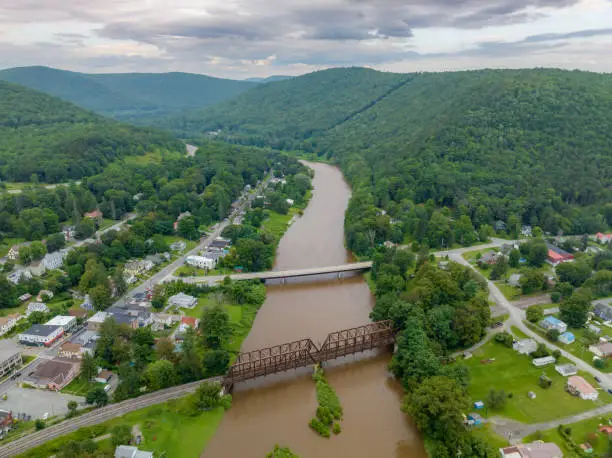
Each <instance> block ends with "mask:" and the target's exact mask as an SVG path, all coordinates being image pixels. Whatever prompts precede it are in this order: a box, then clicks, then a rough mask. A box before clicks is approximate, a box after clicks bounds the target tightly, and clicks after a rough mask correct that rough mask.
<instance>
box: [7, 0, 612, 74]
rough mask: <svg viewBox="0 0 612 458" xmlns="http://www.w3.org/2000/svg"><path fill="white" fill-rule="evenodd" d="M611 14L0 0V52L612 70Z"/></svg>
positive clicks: (95, 59)
mask: <svg viewBox="0 0 612 458" xmlns="http://www.w3.org/2000/svg"><path fill="white" fill-rule="evenodd" d="M610 17H612V1H609V0H487V1H486V2H485V1H482V0H308V1H307V0H224V1H219V0H175V1H173V2H172V3H169V2H167V1H166V0H106V1H105V2H100V1H99V0H3V1H2V2H1V3H0V31H1V32H0V57H2V59H1V60H0V62H2V65H3V66H5V67H9V66H17V65H49V66H55V67H60V68H67V69H72V70H78V71H96V72H117V71H160V72H163V71H189V72H198V73H209V74H213V75H217V76H227V77H246V76H265V75H269V74H281V73H285V74H298V73H304V72H307V71H312V70H316V69H320V68H326V67H330V66H338V65H363V66H372V67H375V68H381V69H389V70H394V71H415V70H442V69H443V70H446V69H462V68H479V67H524V66H527V67H529V66H563V67H566V68H567V67H570V68H584V69H589V70H598V71H610V68H609V67H610V65H611V64H610V63H609V62H612V59H610V51H609V50H608V49H610V48H609V45H610V44H612V35H610V34H606V33H600V34H593V33H592V32H590V31H592V30H601V29H605V28H606V27H609V18H610ZM576 32H578V33H576ZM529 37H531V39H529ZM534 37H540V38H534ZM606 44H607V45H608V48H606Z"/></svg>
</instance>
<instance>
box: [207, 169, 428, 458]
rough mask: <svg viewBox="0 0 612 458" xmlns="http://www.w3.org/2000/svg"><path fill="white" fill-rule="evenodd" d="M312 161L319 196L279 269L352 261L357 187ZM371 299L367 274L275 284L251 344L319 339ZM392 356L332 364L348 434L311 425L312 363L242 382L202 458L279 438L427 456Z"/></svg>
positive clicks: (287, 240) (298, 448)
mask: <svg viewBox="0 0 612 458" xmlns="http://www.w3.org/2000/svg"><path fill="white" fill-rule="evenodd" d="M307 165H308V166H309V167H311V168H312V169H314V171H315V176H314V180H313V186H314V191H313V195H312V199H311V201H310V203H309V205H308V207H307V209H306V210H305V212H304V215H303V216H302V217H301V218H299V219H297V221H296V222H295V223H294V224H293V225H292V226H291V227H290V228H289V230H288V231H287V232H286V233H285V235H284V237H283V238H282V240H281V242H280V245H279V247H278V252H277V258H276V264H275V269H276V270H281V269H293V268H305V267H315V266H329V265H335V264H344V263H345V262H347V261H350V254H349V253H348V252H347V251H346V249H345V247H344V213H345V210H346V207H347V205H348V201H349V198H350V194H351V191H350V188H349V186H348V185H347V184H346V182H345V181H344V178H343V176H342V173H341V172H340V171H339V170H338V169H337V168H335V167H332V166H329V165H325V164H319V163H307ZM372 304H373V298H372V296H371V294H370V291H369V289H368V286H367V285H366V283H365V281H364V280H363V279H362V278H361V276H356V277H352V278H347V279H344V280H342V281H338V280H335V279H334V280H330V281H320V282H311V281H310V282H309V281H304V282H300V281H297V280H295V281H293V282H291V283H288V284H287V285H271V286H269V287H268V295H267V298H266V302H265V303H264V305H263V306H262V308H261V309H260V311H259V313H258V315H257V318H256V319H255V323H254V324H253V328H252V329H251V332H250V334H249V336H248V337H247V339H246V340H245V341H244V343H243V348H242V350H243V351H249V350H254V349H257V348H262V347H268V346H272V345H276V344H281V343H285V342H289V341H293V340H299V339H301V338H307V337H310V338H312V339H313V341H315V342H316V343H317V344H320V343H322V341H323V340H324V339H325V337H326V336H327V334H328V333H329V332H331V331H337V330H340V329H345V328H350V327H353V326H359V325H362V324H364V323H367V322H368V321H369V318H368V315H369V313H370V311H371V308H372ZM389 360H390V355H389V354H388V353H381V354H379V355H377V354H375V353H368V354H364V355H357V356H353V357H347V358H342V359H340V360H337V361H334V362H332V363H329V364H327V365H326V366H325V367H326V376H327V379H328V381H329V382H330V384H331V385H332V386H333V387H334V388H335V390H336V391H337V393H338V395H339V397H340V399H341V402H342V406H343V408H344V419H343V421H342V422H341V426H342V433H341V434H340V435H338V436H333V435H332V437H331V438H330V439H324V438H321V437H319V436H318V435H316V434H315V433H314V432H313V431H312V430H311V429H310V428H309V427H308V422H309V421H310V419H311V418H312V417H313V416H314V413H315V410H316V407H317V402H316V394H315V388H314V382H313V381H312V380H311V378H310V374H311V370H310V369H304V370H300V371H294V372H289V373H287V374H281V375H277V376H271V377H266V378H262V379H259V380H255V381H253V382H248V383H244V384H239V385H238V386H237V387H236V389H235V391H234V393H233V394H234V402H233V405H232V408H231V409H230V410H229V411H228V412H226V414H225V417H224V418H223V420H222V422H221V425H220V426H219V429H218V430H217V432H216V433H215V436H214V437H213V438H212V439H211V441H210V442H209V444H208V446H207V448H206V450H205V451H204V452H203V454H202V457H204V458H263V457H265V455H266V453H267V452H269V451H270V450H272V448H273V447H274V445H275V444H279V445H283V446H287V447H290V448H291V449H292V450H293V451H294V452H295V453H297V454H298V455H299V456H301V457H302V458H326V457H330V458H331V457H334V458H345V457H346V458H349V457H350V458H373V457H376V458H425V457H426V454H425V451H424V450H423V444H422V441H421V439H420V437H419V435H418V432H417V431H416V429H415V428H414V426H413V425H412V424H411V423H410V421H409V419H407V417H406V416H405V415H404V414H403V413H402V412H401V411H400V403H401V397H402V390H401V387H400V385H399V384H398V383H397V382H396V381H395V380H394V379H393V378H391V377H390V375H389V374H388V373H387V365H388V363H389Z"/></svg>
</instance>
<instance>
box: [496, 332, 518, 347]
mask: <svg viewBox="0 0 612 458" xmlns="http://www.w3.org/2000/svg"><path fill="white" fill-rule="evenodd" d="M513 341H514V338H513V337H512V334H509V333H507V332H499V333H497V334H495V342H497V343H500V344H502V345H505V346H506V347H508V348H512V342H513Z"/></svg>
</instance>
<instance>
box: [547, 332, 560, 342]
mask: <svg viewBox="0 0 612 458" xmlns="http://www.w3.org/2000/svg"><path fill="white" fill-rule="evenodd" d="M560 335H561V333H560V332H559V331H558V330H557V329H549V330H548V331H546V338H547V339H548V340H550V341H551V342H556V341H557V340H559V336H560Z"/></svg>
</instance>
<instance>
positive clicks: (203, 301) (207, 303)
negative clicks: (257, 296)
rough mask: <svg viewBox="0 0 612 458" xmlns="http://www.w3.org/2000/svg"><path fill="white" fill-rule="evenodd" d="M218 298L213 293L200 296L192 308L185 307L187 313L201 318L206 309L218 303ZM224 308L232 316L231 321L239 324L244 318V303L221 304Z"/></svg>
mask: <svg viewBox="0 0 612 458" xmlns="http://www.w3.org/2000/svg"><path fill="white" fill-rule="evenodd" d="M217 304H218V302H217V300H216V299H215V298H214V297H213V296H212V295H205V296H202V297H199V298H198V304H197V305H196V306H195V307H194V308H192V309H183V311H184V312H185V315H187V316H193V317H196V318H200V317H201V316H202V312H204V309H206V308H208V307H213V306H215V305H217ZM221 306H222V307H223V309H224V310H225V311H226V312H227V314H228V315H229V317H230V322H231V323H233V324H238V323H239V322H240V320H241V319H242V308H243V306H242V305H231V304H225V303H223V304H221Z"/></svg>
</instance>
